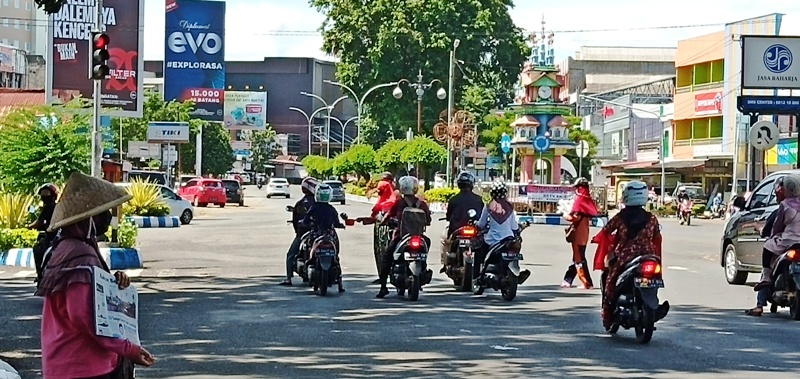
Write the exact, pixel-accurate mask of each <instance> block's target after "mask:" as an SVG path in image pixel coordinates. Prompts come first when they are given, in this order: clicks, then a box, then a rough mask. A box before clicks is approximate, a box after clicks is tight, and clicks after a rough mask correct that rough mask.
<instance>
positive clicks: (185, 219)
mask: <svg viewBox="0 0 800 379" xmlns="http://www.w3.org/2000/svg"><path fill="white" fill-rule="evenodd" d="M190 222H192V211H191V210H188V209H184V210H183V213H181V224H183V225H189V223H190Z"/></svg>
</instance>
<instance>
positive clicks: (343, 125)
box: [327, 116, 358, 153]
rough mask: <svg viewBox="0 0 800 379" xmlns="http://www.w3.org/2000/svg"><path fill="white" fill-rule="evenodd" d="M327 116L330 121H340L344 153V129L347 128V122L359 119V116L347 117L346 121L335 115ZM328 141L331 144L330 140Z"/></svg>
mask: <svg viewBox="0 0 800 379" xmlns="http://www.w3.org/2000/svg"><path fill="white" fill-rule="evenodd" d="M327 118H328V121H330V120H333V121H336V122H338V123H339V126H340V127H341V128H342V152H343V153H344V129H345V128H347V124H348V123H349V122H350V121H355V120H357V119H358V116H353V117H350V118H348V119H347V121H345V122H342V120H339V119H338V118H336V117H333V116H327ZM328 143H329V144H330V142H328Z"/></svg>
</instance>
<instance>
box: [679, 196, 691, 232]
mask: <svg viewBox="0 0 800 379" xmlns="http://www.w3.org/2000/svg"><path fill="white" fill-rule="evenodd" d="M693 206H694V203H692V201H691V200H683V201H682V202H681V205H680V208H679V211H678V214H679V216H680V220H681V225H683V224H684V223H686V225H687V226H689V225H692V207H693Z"/></svg>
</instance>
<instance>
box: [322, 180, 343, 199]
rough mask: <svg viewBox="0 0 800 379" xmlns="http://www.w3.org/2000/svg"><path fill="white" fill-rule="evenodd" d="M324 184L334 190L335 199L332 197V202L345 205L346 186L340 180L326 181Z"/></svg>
mask: <svg viewBox="0 0 800 379" xmlns="http://www.w3.org/2000/svg"><path fill="white" fill-rule="evenodd" d="M323 183H325V184H327V185H329V186H331V188H333V197H331V202H332V203H340V204H342V205H344V204H345V202H346V200H345V195H344V184H342V182H340V181H338V180H325V181H323Z"/></svg>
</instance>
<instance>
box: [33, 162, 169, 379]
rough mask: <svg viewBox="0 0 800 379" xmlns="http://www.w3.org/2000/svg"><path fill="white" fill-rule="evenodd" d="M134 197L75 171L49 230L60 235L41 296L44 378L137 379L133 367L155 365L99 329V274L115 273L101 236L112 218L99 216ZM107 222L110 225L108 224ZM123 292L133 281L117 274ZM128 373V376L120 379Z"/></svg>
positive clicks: (134, 348)
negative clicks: (102, 251) (99, 241)
mask: <svg viewBox="0 0 800 379" xmlns="http://www.w3.org/2000/svg"><path fill="white" fill-rule="evenodd" d="M129 199H131V196H130V195H128V193H127V192H126V191H125V190H124V189H123V188H121V187H117V186H114V185H113V184H111V183H109V182H106V181H105V180H102V179H97V178H93V177H90V176H87V175H84V174H81V173H73V174H72V175H71V176H70V178H69V181H68V182H67V185H66V187H65V188H64V194H63V196H62V197H61V199H60V201H59V202H58V204H57V205H56V207H55V210H54V212H53V217H52V219H51V225H50V227H49V228H48V231H51V232H54V231H58V236H57V237H56V239H55V241H53V249H52V258H51V259H50V261H49V262H48V263H47V266H46V267H45V270H44V275H43V277H42V281H41V283H40V285H39V288H38V289H37V290H36V295H37V296H41V297H43V298H44V305H43V308H42V332H41V341H42V376H43V377H44V379H74V378H97V379H105V378H109V379H110V378H116V377H125V378H132V377H133V376H132V375H133V373H132V371H133V364H137V365H141V366H147V367H149V366H151V365H153V363H155V358H153V356H152V355H151V354H150V353H149V352H148V351H147V350H145V349H144V348H142V347H141V346H138V345H136V344H134V343H132V342H131V341H128V340H124V339H118V338H110V337H104V336H98V335H97V334H96V330H95V313H94V298H95V287H94V273H93V270H104V271H107V272H110V270H109V267H108V265H107V264H106V262H105V261H104V260H103V258H102V256H101V255H100V249H99V248H98V246H97V240H96V238H97V235H98V234H102V233H105V232H106V231H107V230H108V228H109V226H110V225H109V222H110V218H108V217H97V216H99V215H101V214H104V213H110V209H111V208H114V207H116V206H119V205H121V204H122V203H124V202H126V201H128V200H129ZM103 220H105V221H103ZM114 276H115V277H116V279H117V282H118V283H119V286H120V288H126V287H128V286H129V285H130V278H128V276H127V275H125V273H123V272H121V271H117V272H116V273H115V274H114ZM124 374H127V375H129V376H121V375H124Z"/></svg>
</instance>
